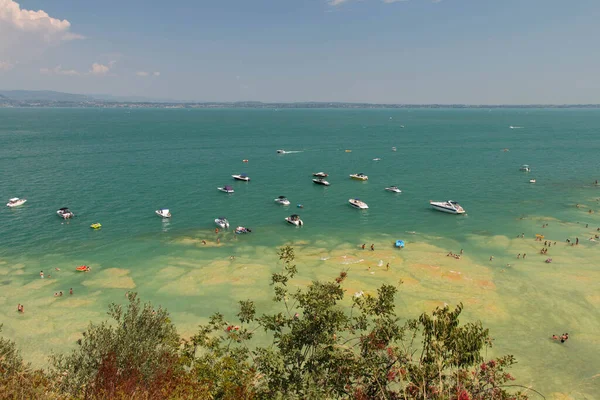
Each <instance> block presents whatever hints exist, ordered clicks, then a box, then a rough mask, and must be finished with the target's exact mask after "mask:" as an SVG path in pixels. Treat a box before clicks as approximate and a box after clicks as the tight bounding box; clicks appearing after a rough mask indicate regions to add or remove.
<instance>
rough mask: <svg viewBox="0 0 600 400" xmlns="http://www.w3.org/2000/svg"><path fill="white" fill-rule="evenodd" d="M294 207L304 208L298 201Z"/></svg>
mask: <svg viewBox="0 0 600 400" xmlns="http://www.w3.org/2000/svg"><path fill="white" fill-rule="evenodd" d="M296 207H298V208H304V205H303V204H300V203H298V204H296Z"/></svg>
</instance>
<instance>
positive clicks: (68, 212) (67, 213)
mask: <svg viewBox="0 0 600 400" xmlns="http://www.w3.org/2000/svg"><path fill="white" fill-rule="evenodd" d="M56 214H58V216H59V217H61V218H63V219H69V218H73V217H74V216H75V214H73V213H72V212H71V210H69V209H68V208H67V207H63V208H61V209H59V210H58V211H57V212H56Z"/></svg>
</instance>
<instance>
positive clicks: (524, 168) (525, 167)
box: [519, 164, 531, 172]
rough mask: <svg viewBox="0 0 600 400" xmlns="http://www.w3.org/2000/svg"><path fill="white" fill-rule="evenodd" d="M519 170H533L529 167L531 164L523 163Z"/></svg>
mask: <svg viewBox="0 0 600 400" xmlns="http://www.w3.org/2000/svg"><path fill="white" fill-rule="evenodd" d="M519 171H523V172H531V168H530V167H529V165H527V164H523V165H521V168H519Z"/></svg>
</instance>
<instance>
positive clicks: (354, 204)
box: [348, 199, 369, 210]
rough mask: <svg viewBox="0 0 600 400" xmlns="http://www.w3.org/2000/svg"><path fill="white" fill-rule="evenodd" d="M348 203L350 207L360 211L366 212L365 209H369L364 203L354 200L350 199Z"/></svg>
mask: <svg viewBox="0 0 600 400" xmlns="http://www.w3.org/2000/svg"><path fill="white" fill-rule="evenodd" d="M348 203H350V205H351V206H352V207H354V208H358V209H360V210H366V209H367V208H369V206H368V205H367V203H365V202H364V201H360V200H358V201H357V200H355V199H350V200H348Z"/></svg>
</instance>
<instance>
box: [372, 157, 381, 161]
mask: <svg viewBox="0 0 600 400" xmlns="http://www.w3.org/2000/svg"><path fill="white" fill-rule="evenodd" d="M373 161H381V158H379V157H377V158H374V159H373Z"/></svg>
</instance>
